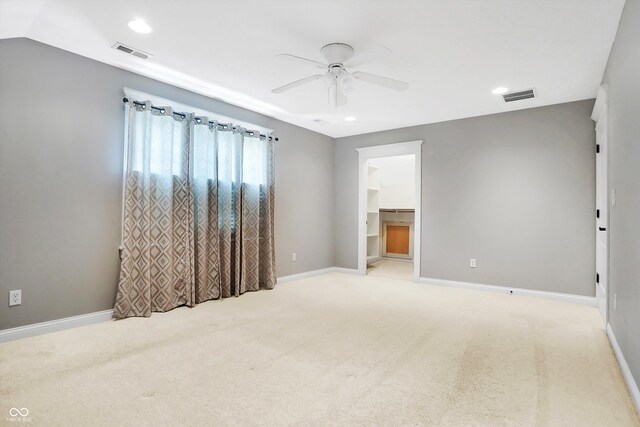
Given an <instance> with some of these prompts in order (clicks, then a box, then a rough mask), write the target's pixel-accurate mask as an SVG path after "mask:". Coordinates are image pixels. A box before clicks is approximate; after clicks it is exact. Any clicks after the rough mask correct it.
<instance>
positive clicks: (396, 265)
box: [367, 258, 413, 280]
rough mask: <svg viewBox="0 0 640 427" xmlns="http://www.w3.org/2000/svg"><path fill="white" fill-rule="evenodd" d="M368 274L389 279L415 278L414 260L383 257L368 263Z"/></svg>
mask: <svg viewBox="0 0 640 427" xmlns="http://www.w3.org/2000/svg"><path fill="white" fill-rule="evenodd" d="M367 274H368V275H371V276H376V277H386V278H389V279H404V280H413V262H412V261H406V260H396V259H390V258H383V259H381V260H379V261H376V262H373V263H371V264H369V265H367Z"/></svg>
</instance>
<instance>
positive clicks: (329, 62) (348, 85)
mask: <svg viewBox="0 0 640 427" xmlns="http://www.w3.org/2000/svg"><path fill="white" fill-rule="evenodd" d="M320 53H322V55H323V56H324V58H325V60H326V63H322V62H318V61H314V60H313V59H308V58H303V57H301V56H296V55H290V54H288V53H282V54H279V55H276V57H277V58H282V59H289V60H293V61H295V62H298V63H305V64H307V65H312V66H314V67H316V68H320V69H324V70H326V72H325V73H322V74H314V75H313V76H309V77H305V78H303V79H300V80H296V81H294V82H291V83H288V84H286V85H284V86H280V87H278V88H275V89H273V90H272V91H271V92H272V93H276V94H278V93H282V92H285V91H287V90H290V89H293V88H295V87H298V86H302V85H304V84H306V83H310V82H312V81H315V80H320V79H324V80H325V81H326V82H328V84H329V103H330V104H333V106H334V107H336V108H337V107H341V106H343V105H345V104H346V103H347V94H348V93H349V92H351V91H352V90H353V80H354V79H355V80H362V81H363V82H367V83H372V84H375V85H378V86H382V87H386V88H388V89H392V90H396V91H399V92H401V91H404V90H407V88H408V87H409V83H405V82H402V81H400V80H394V79H390V78H388V77H382V76H379V75H377V74H371V73H365V72H363V71H354V72H352V73H350V72H349V71H347V68H352V67H358V66H360V65H363V64H365V63H366V62H369V61H371V60H373V59H375V58H377V57H379V56H382V55H385V54H389V53H391V51H390V50H389V49H387V48H386V47H383V46H374V47H373V48H371V49H368V50H365V51H363V52H361V53H359V54H357V55H354V53H355V52H354V50H353V48H352V47H351V46H349V45H348V44H344V43H331V44H328V45H326V46H324V47H323V48H322V49H320Z"/></svg>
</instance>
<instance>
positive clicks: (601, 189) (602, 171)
mask: <svg viewBox="0 0 640 427" xmlns="http://www.w3.org/2000/svg"><path fill="white" fill-rule="evenodd" d="M607 113H608V103H607V86H606V85H603V86H601V87H600V89H599V90H598V96H597V98H596V103H595V105H594V106H593V113H592V114H591V119H592V120H593V121H595V122H596V224H595V226H596V230H595V232H596V271H595V276H596V278H597V279H596V280H595V281H596V303H597V305H598V309H599V311H600V314H601V315H602V317H603V319H604V322H605V327H606V325H607V322H608V301H609V298H610V291H609V288H610V286H609V135H608V132H609V126H608V114H607ZM603 233H604V234H603ZM601 239H604V242H605V243H604V246H605V250H604V251H603V250H602V249H601V248H600V246H601V242H602V240H601Z"/></svg>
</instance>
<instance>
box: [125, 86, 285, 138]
mask: <svg viewBox="0 0 640 427" xmlns="http://www.w3.org/2000/svg"><path fill="white" fill-rule="evenodd" d="M122 102H124V103H125V104H127V103H129V98H126V97H125V98H122ZM131 102H132V103H133V104H134V105H142V106H143V108H145V107H144V106H146V103H144V102H140V101H131ZM151 109H153V110H158V111H160V112H162V113H164V111H165V109H164V108H163V107H156V106H153V105H152V106H151ZM173 114H175V115H176V116H180V117H182V118H183V119H184V118H186V117H187V115H186V113H176V112H174V113H173ZM195 121H196V122H197V123H198V124H201V122H202V118H200V117H196V118H195ZM209 124H217V125H218V126H220V127H222V128H223V129H228V127H229V126H231V123H229V124H224V123H223V124H220V123H216V122H213V121H209ZM237 129H240V128H239V127H236V126H233V127H232V128H231V130H237ZM256 132H258V131H253V130H245V131H244V133H245V134H247V135H249V136H253V135H254V133H256ZM259 135H260V139H266V138H267V135H265V134H262V133H259ZM269 141H276V142H277V141H278V138H274V137H272V136H270V137H269Z"/></svg>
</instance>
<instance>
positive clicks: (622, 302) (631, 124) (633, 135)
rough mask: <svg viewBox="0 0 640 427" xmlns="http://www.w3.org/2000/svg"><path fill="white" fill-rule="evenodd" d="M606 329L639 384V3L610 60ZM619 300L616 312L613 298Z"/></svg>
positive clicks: (623, 24)
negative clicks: (612, 193) (612, 198)
mask: <svg viewBox="0 0 640 427" xmlns="http://www.w3.org/2000/svg"><path fill="white" fill-rule="evenodd" d="M604 82H605V83H607V84H608V85H609V90H608V96H609V146H610V153H609V179H610V181H609V185H610V188H612V189H615V190H616V205H615V206H612V207H610V216H609V230H610V233H609V239H610V240H609V247H610V270H609V271H610V272H609V323H610V324H611V327H612V329H613V332H614V334H615V336H616V339H617V340H618V344H619V345H620V348H621V349H622V352H623V354H624V356H625V359H626V360H627V363H628V364H629V368H630V369H631V373H632V374H633V376H634V378H635V381H636V383H637V384H640V332H639V331H638V328H639V327H640V172H639V171H640V2H638V1H627V3H626V4H625V6H624V10H623V12H622V17H621V19H620V26H619V27H618V33H617V34H616V39H615V42H614V43H613V48H612V50H611V55H610V56H609V63H608V65H607V70H606V73H605V78H604ZM614 295H617V309H616V310H614V308H613V297H614Z"/></svg>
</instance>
